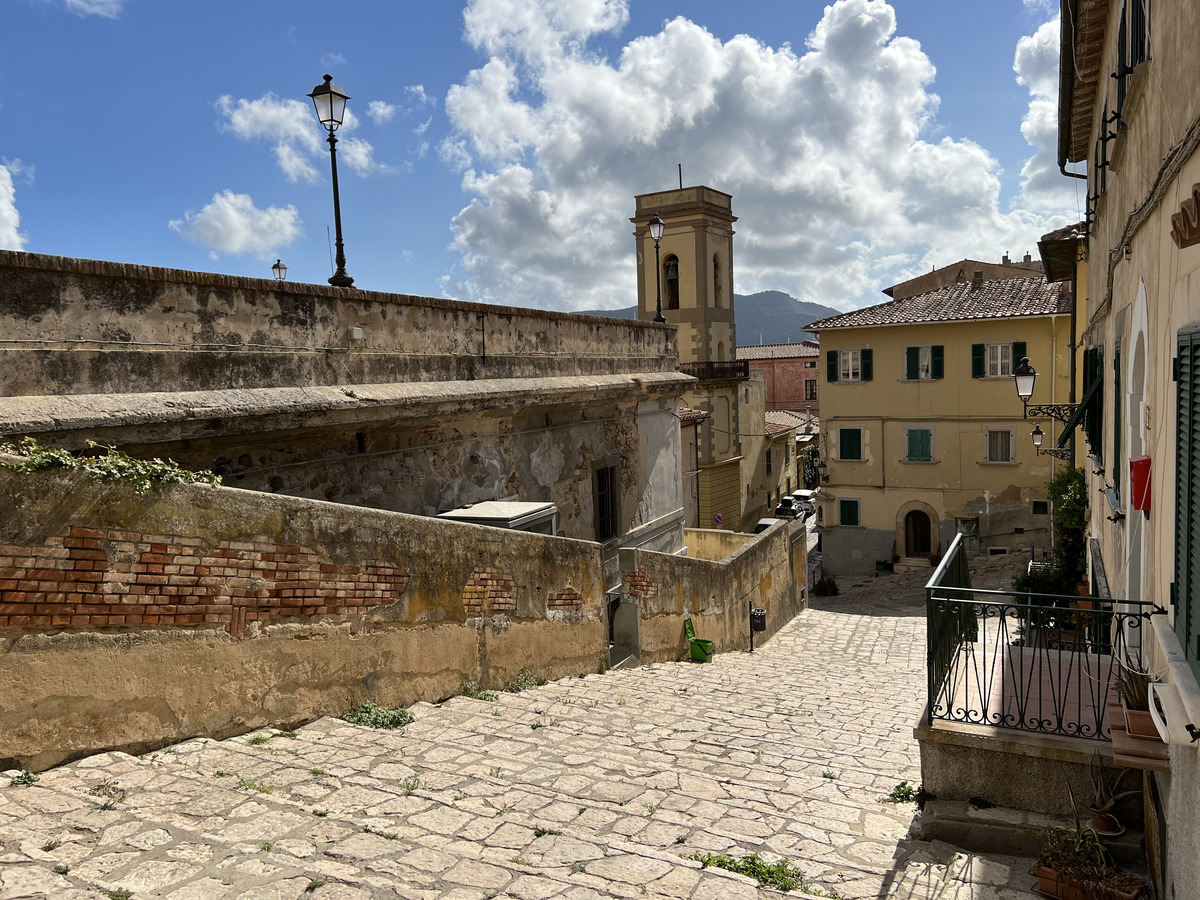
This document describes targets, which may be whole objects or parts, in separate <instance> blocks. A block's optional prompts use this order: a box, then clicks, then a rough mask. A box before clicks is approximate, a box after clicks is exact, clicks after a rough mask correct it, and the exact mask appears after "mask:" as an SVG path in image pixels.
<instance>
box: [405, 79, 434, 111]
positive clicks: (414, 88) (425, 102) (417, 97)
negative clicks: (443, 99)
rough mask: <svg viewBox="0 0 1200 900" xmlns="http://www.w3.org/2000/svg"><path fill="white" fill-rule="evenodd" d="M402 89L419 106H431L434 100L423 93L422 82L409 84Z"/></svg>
mask: <svg viewBox="0 0 1200 900" xmlns="http://www.w3.org/2000/svg"><path fill="white" fill-rule="evenodd" d="M404 90H405V91H406V92H408V94H409V95H410V96H411V97H412V98H413V100H414V101H415V102H416V103H417V104H418V105H420V106H432V105H433V104H434V102H435V101H434V99H433V98H432V97H430V96H429V95H428V94H426V93H425V85H423V84H410V85H409V86H408V87H406V88H405V89H404Z"/></svg>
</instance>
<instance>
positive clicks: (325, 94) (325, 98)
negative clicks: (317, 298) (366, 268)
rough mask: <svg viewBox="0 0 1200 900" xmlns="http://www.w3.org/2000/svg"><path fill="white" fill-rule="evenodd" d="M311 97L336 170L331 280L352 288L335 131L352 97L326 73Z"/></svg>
mask: <svg viewBox="0 0 1200 900" xmlns="http://www.w3.org/2000/svg"><path fill="white" fill-rule="evenodd" d="M308 96H309V97H311V98H312V102H313V106H315V107H316V110H317V119H318V121H320V123H321V124H322V125H324V126H325V128H326V129H328V131H329V137H328V138H327V141H328V143H329V164H330V168H331V169H332V171H333V228H334V233H335V235H336V236H337V244H336V255H335V257H334V261H335V262H336V263H337V271H336V272H334V273H333V276H332V277H331V278H330V279H329V283H330V284H332V285H333V286H334V287H350V286H352V285H353V284H354V279H353V278H351V277H350V275H349V274H348V273H347V272H346V250H345V246H344V245H343V243H342V204H341V200H340V198H339V196H338V176H337V136H336V135H335V134H334V132H335V131H337V129H338V126H339V125H341V124H342V118H343V117H344V116H345V113H346V101H347V100H349V99H350V97H349V96H348V95H347V94H345V93H344V92H343V91H342V89H341V88H339V87H338V86H337V85H336V84H334V83H333V76H332V75H326V76H325V83H324V84H318V85H317V86H316V87H315V88H313V89H312V93H311V94H309V95H308Z"/></svg>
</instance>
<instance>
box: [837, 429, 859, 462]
mask: <svg viewBox="0 0 1200 900" xmlns="http://www.w3.org/2000/svg"><path fill="white" fill-rule="evenodd" d="M838 458H839V459H862V429H860V428H842V429H839V431H838Z"/></svg>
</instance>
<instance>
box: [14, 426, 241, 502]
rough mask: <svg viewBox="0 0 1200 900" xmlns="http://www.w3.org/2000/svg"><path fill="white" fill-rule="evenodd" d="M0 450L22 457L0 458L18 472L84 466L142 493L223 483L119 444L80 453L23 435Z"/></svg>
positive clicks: (100, 478)
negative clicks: (131, 451)
mask: <svg viewBox="0 0 1200 900" xmlns="http://www.w3.org/2000/svg"><path fill="white" fill-rule="evenodd" d="M97 451H100V452H97ZM0 452H3V453H7V454H10V455H12V456H16V457H19V458H20V461H19V462H13V461H10V460H3V461H0V466H3V467H4V468H6V469H11V470H12V471H14V472H41V471H44V470H46V469H81V470H83V471H84V472H86V473H87V475H88V477H89V478H90V479H91V480H92V481H93V482H106V481H124V482H128V483H129V484H131V485H132V486H133V490H134V492H135V493H138V494H144V493H146V491H148V490H150V488H152V487H155V486H158V485H163V484H189V483H190V484H195V483H199V484H220V483H221V476H220V475H217V474H215V473H213V472H211V471H209V470H208V469H202V470H201V471H198V472H193V471H191V470H190V469H185V468H183V467H182V466H180V465H179V464H178V463H176V462H175V461H174V460H172V459H167V460H162V459H158V458H157V457H155V458H154V459H134V458H133V457H132V456H129V455H128V454H127V453H125V452H124V451H122V450H118V449H117V448H116V447H107V446H104V445H102V444H97V443H96V442H95V441H88V449H87V451H85V452H84V453H81V454H79V455H76V454H74V453H71V452H70V451H69V450H56V449H51V448H49V447H43V446H41V445H40V444H39V443H38V442H37V441H36V440H35V439H34V438H30V437H27V438H23V439H22V440H21V443H20V444H18V445H17V446H15V447H14V446H13V445H12V444H0Z"/></svg>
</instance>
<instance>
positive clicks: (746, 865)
mask: <svg viewBox="0 0 1200 900" xmlns="http://www.w3.org/2000/svg"><path fill="white" fill-rule="evenodd" d="M688 859H694V860H696V862H698V863H700V865H702V866H704V867H705V868H708V867H709V866H714V867H716V868H718V869H725V870H727V871H730V872H736V873H737V874H739V875H746V876H748V877H750V878H753V879H754V880H755V881H757V882H758V883H759V884H761V885H763V886H764V887H769V888H774V889H775V890H777V891H796V890H799V891H804V892H805V893H808V894H813V895H815V896H818V897H830V898H837V896H838V895H837V894H836V893H833V892H825V891H822V890H821V889H820V888H816V887H814V886H813V885H811V884H809V882H808V879H807V878H805V877H804V873H803V872H802V871H800V869H799V868H797V867H796V866H793V865H792V864H791V863H789V862H788V861H787V860H786V859H781V860H778V861H776V862H773V863H769V862H767V861H766V860H764V859H763V858H762V857H761V856H759V855H758V854H757V853H750V854H748V855H746V856H743V857H741V858H740V859H739V858H736V857H732V856H721V855H717V854H714V853H702V852H696V853H693V854H692V855H691V856H689V857H688Z"/></svg>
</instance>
